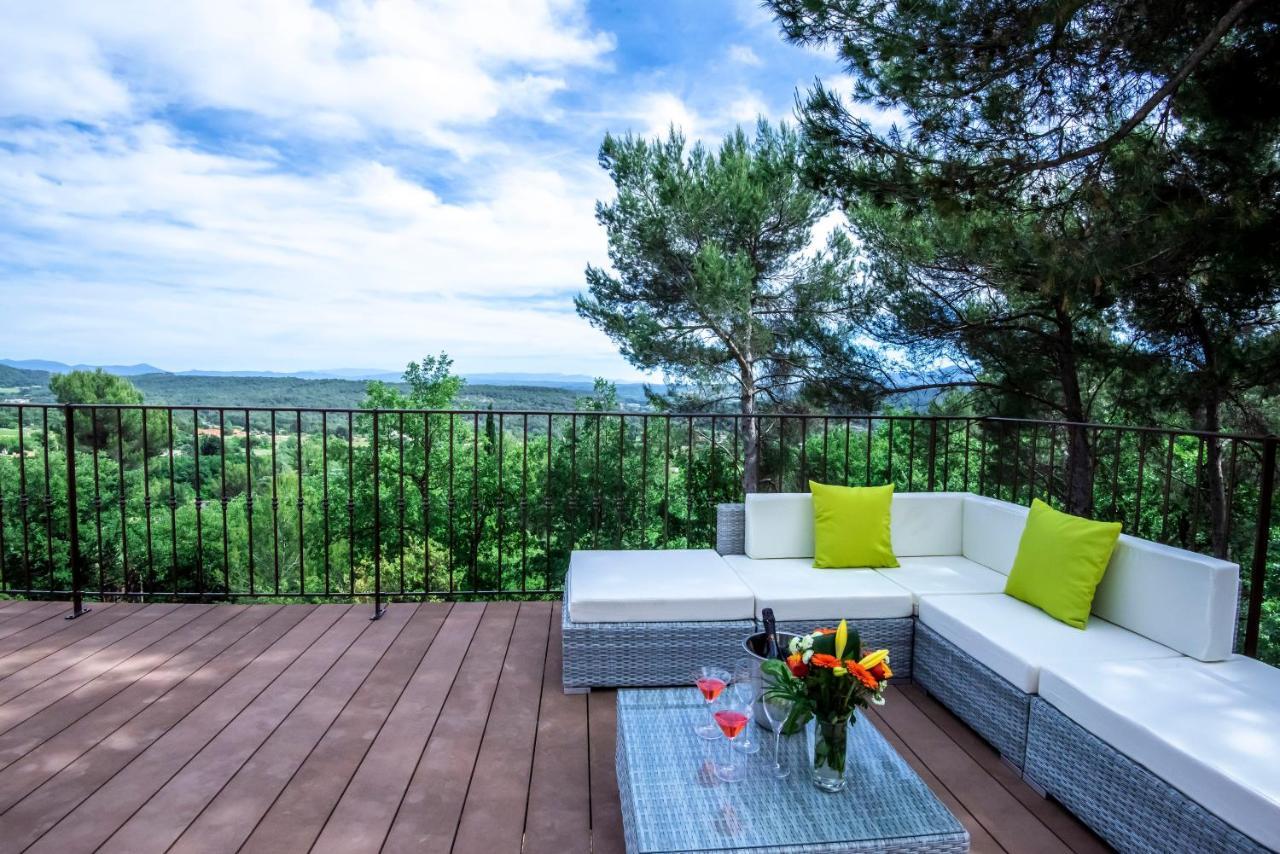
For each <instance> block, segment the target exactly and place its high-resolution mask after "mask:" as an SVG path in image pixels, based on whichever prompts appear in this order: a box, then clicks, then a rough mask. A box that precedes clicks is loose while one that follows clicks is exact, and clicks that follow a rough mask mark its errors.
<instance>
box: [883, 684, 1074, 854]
mask: <svg viewBox="0 0 1280 854" xmlns="http://www.w3.org/2000/svg"><path fill="white" fill-rule="evenodd" d="M886 700H888V702H887V703H886V704H885V705H884V706H881V707H880V708H879V709H877V711H878V712H879V714H880V718H881V720H883V721H884V722H885V723H886V724H888V726H889V727H890V728H892V729H893V731H894V732H895V733H897V735H898V736H899V737H900V738H901V739H902V740H903V741H905V742H906V743H907V744H909V745H910V746H911V748H912V750H914V751H915V752H916V754H917V755H918V756H920V757H922V758H923V759H924V762H925V764H926V765H927V766H928V767H929V770H930V771H931V772H932V773H933V774H934V776H935V777H936V778H937V779H938V780H939V781H940V782H941V783H942V784H943V785H944V786H946V787H947V789H948V790H949V791H950V792H951V793H952V794H953V795H954V796H955V798H956V800H958V801H959V802H960V803H961V804H962V805H963V806H964V808H965V809H966V810H968V811H969V812H970V813H971V814H972V815H973V817H974V818H976V819H977V820H978V821H979V822H981V823H982V826H983V827H984V828H985V829H986V831H987V832H988V833H990V834H991V836H992V838H994V839H995V840H996V842H997V843H999V844H1000V846H1001V847H1003V848H1005V849H1006V850H1008V851H1044V852H1066V851H1069V850H1070V849H1069V848H1068V847H1067V846H1066V845H1064V844H1063V842H1062V840H1060V839H1059V838H1058V837H1057V836H1056V835H1055V834H1054V833H1053V832H1052V831H1051V830H1049V828H1047V827H1045V826H1044V824H1043V823H1042V822H1041V821H1040V820H1039V819H1038V818H1036V817H1035V816H1034V815H1032V814H1031V813H1030V812H1028V811H1027V808H1026V807H1025V806H1023V805H1022V804H1021V803H1020V802H1019V801H1018V799H1017V798H1015V797H1014V796H1013V795H1011V794H1009V792H1008V790H1007V789H1005V788H1004V786H1001V785H1000V784H999V783H998V782H996V781H995V780H994V779H992V777H991V776H990V775H989V774H988V773H987V772H986V771H984V770H983V769H982V766H980V765H978V763H976V762H974V761H973V758H972V757H970V756H969V754H967V753H965V752H964V751H963V750H961V749H960V747H959V745H957V744H956V743H955V742H954V741H952V740H951V737H950V736H948V735H947V734H946V733H945V732H943V731H942V730H941V729H939V728H938V726H937V725H936V724H934V722H933V721H931V720H929V718H928V717H926V716H925V714H924V713H923V712H921V711H920V710H919V709H918V708H916V706H915V705H914V704H913V703H912V702H911V701H910V700H908V699H907V698H906V697H904V696H902V694H901V692H900V691H898V689H897V688H896V687H890V688H889V689H888V693H887V694H886Z"/></svg>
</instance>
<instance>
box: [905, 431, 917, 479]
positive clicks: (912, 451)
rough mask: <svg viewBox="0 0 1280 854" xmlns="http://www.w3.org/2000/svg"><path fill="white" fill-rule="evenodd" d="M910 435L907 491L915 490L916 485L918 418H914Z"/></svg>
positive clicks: (908, 442) (908, 441)
mask: <svg viewBox="0 0 1280 854" xmlns="http://www.w3.org/2000/svg"><path fill="white" fill-rule="evenodd" d="M908 423H909V424H910V425H911V430H910V435H909V436H908V437H907V492H914V491H915V485H916V419H915V418H912V419H911V420H910V422H908Z"/></svg>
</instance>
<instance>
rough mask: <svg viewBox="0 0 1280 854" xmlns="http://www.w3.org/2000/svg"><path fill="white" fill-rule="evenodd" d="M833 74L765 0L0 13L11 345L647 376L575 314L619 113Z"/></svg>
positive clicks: (692, 109) (429, 0)
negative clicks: (607, 145)
mask: <svg viewBox="0 0 1280 854" xmlns="http://www.w3.org/2000/svg"><path fill="white" fill-rule="evenodd" d="M815 76H821V77H822V78H823V79H824V80H826V81H828V82H836V81H837V80H838V77H839V69H838V68H837V67H836V66H835V64H834V63H833V62H832V61H831V60H830V59H829V58H828V57H825V56H823V55H821V54H819V53H815V52H812V51H807V50H802V49H799V48H795V47H792V46H789V45H786V44H784V43H783V42H782V40H781V37H780V36H779V35H778V32H777V30H776V27H775V26H774V25H773V23H772V21H771V20H770V19H769V17H768V15H767V14H766V13H765V12H764V11H763V10H761V9H760V8H759V6H758V4H757V3H756V2H754V0H661V2H655V0H643V2H640V1H639V0H612V2H583V1H581V0H450V1H449V2H446V0H424V2H411V0H369V2H356V0H328V2H306V0H218V2H211V0H163V2H159V0H158V1H157V2H131V0H113V2H111V3H100V2H82V3H77V2H56V0H53V1H52V2H41V3H9V4H4V6H3V9H2V10H0V283H2V284H0V287H2V288H3V300H2V302H0V305H2V306H3V308H0V318H3V319H2V320H0V333H2V334H3V344H2V345H0V356H6V357H11V358H35V357H40V358H51V359H58V360H62V361H66V362H87V363H100V364H101V363H117V364H118V363H128V362H138V361H147V362H150V363H152V364H156V365H159V366H161V367H164V368H168V369H172V370H181V369H187V368H205V369H222V370H230V369H250V368H252V369H263V370H299V369H323V368H335V367H371V368H389V369H395V368H399V367H401V366H403V365H404V364H405V363H406V362H408V361H409V360H411V359H414V358H417V357H419V356H421V355H423V354H425V353H434V352H437V351H440V350H445V351H448V352H449V353H450V354H451V355H453V356H454V358H455V361H456V364H457V367H458V369H459V370H461V371H463V372H479V371H563V372H569V373H588V374H599V375H604V376H609V377H614V378H620V379H626V378H631V377H634V376H635V375H636V374H635V371H634V370H632V369H631V368H630V366H628V365H627V364H626V362H625V361H623V360H622V359H621V357H619V356H618V355H617V353H616V351H615V349H614V347H613V345H612V344H611V343H610V342H609V341H608V340H607V339H606V338H604V337H603V336H602V335H600V334H599V333H597V332H595V331H594V330H592V329H591V328H590V327H589V326H588V325H587V324H585V323H584V322H582V321H581V320H579V319H578V318H577V316H576V315H575V314H574V312H573V305H572V297H573V294H574V293H576V292H578V291H579V290H580V289H581V287H582V282H583V269H584V267H585V265H586V264H587V263H596V264H600V263H604V262H605V260H606V258H605V240H604V234H603V232H602V230H601V229H600V228H599V226H597V225H596V223H595V220H594V215H593V205H594V202H595V200H596V199H598V198H606V197H608V196H609V195H610V194H611V185H610V184H609V182H608V180H607V178H606V176H605V175H604V173H603V172H602V170H600V169H599V167H598V165H597V163H596V151H597V149H598V146H599V143H600V140H601V138H602V137H603V135H604V133H605V132H606V131H613V132H615V133H621V132H626V131H632V132H635V133H641V134H646V135H654V134H657V133H660V132H663V131H664V130H665V128H666V127H667V126H668V125H670V124H672V123H674V124H676V125H677V126H679V127H681V128H682V129H683V130H684V132H685V133H686V134H687V135H688V136H690V137H692V138H696V139H703V140H706V141H708V142H712V143H714V142H715V141H716V140H718V139H719V138H720V137H721V136H722V135H723V134H724V133H726V132H727V131H728V130H730V129H731V128H732V127H733V126H734V125H735V124H737V123H745V124H751V123H753V122H754V120H755V117H756V116H757V115H764V116H766V117H769V118H771V119H774V120H778V119H783V118H789V117H790V115H791V111H792V106H793V103H794V97H795V91H796V89H797V87H801V88H803V87H805V86H807V85H808V84H809V83H810V82H811V81H812V80H813V79H814V77H815Z"/></svg>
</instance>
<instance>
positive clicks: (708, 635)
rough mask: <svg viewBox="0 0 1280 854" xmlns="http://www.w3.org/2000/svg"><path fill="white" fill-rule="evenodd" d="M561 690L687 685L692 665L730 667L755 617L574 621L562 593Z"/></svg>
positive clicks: (740, 652)
mask: <svg viewBox="0 0 1280 854" xmlns="http://www.w3.org/2000/svg"><path fill="white" fill-rule="evenodd" d="M560 629H561V632H562V634H563V647H562V649H563V658H564V660H563V668H562V674H563V676H562V678H563V686H564V691H565V693H566V694H575V693H585V692H587V691H590V690H591V689H592V688H645V687H649V688H660V687H670V686H675V685H687V684H690V672H691V668H692V667H693V664H694V663H695V660H696V663H697V664H707V665H713V666H716V667H725V668H730V669H732V667H733V664H734V662H735V661H737V659H739V658H741V657H742V656H743V654H744V653H743V650H742V641H743V640H744V639H745V638H746V637H747V635H750V634H751V633H753V632H754V631H756V624H755V621H754V620H726V621H706V622H671V623H575V622H573V620H572V619H571V618H570V614H569V597H568V595H567V594H566V595H565V599H564V609H563V612H562V614H561V618H560Z"/></svg>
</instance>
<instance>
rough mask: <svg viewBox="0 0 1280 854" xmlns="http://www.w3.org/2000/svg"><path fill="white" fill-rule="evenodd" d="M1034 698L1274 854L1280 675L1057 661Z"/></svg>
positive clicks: (1279, 784)
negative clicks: (1051, 706) (1043, 702)
mask: <svg viewBox="0 0 1280 854" xmlns="http://www.w3.org/2000/svg"><path fill="white" fill-rule="evenodd" d="M1040 694H1041V696H1043V697H1044V699H1046V700H1048V701H1049V702H1050V703H1052V704H1053V705H1054V706H1056V707H1057V708H1058V709H1059V710H1060V711H1061V712H1062V713H1063V714H1065V715H1066V716H1067V717H1069V718H1071V719H1072V720H1074V721H1075V722H1076V723H1078V724H1080V726H1082V727H1083V728H1084V729H1086V730H1088V731H1089V732H1091V733H1093V734H1094V735H1096V736H1097V737H1098V738H1100V739H1102V740H1103V741H1105V742H1107V743H1108V744H1110V745H1111V746H1112V747H1114V748H1115V749H1116V750H1118V751H1120V752H1121V753H1123V754H1125V755H1126V756H1128V757H1129V758H1130V759H1132V760H1134V761H1135V762H1137V763H1138V764H1140V765H1143V766H1145V767H1146V768H1147V769H1148V770H1150V771H1151V772H1152V773H1153V774H1155V775H1156V776H1158V777H1160V778H1161V779H1163V780H1165V781H1166V782H1167V783H1169V784H1170V785H1171V786H1173V787H1174V788H1176V789H1179V790H1180V791H1181V792H1182V793H1183V794H1185V795H1186V796H1187V797H1189V798H1191V799H1192V800H1194V801H1196V802H1198V803H1199V804H1200V805H1201V806H1203V807H1205V809H1207V810H1209V811H1210V812H1212V813H1214V814H1215V815H1218V816H1220V817H1221V818H1222V819H1223V820H1225V821H1226V822H1227V823H1228V824H1230V825H1232V826H1234V827H1236V828H1237V829H1239V830H1240V831H1241V832H1242V833H1245V834H1247V835H1248V836H1251V837H1253V838H1254V839H1255V840H1257V841H1258V842H1260V843H1261V844H1263V845H1265V846H1267V847H1268V848H1272V849H1276V850H1280V670H1276V669H1275V668H1273V667H1268V666H1267V665H1265V664H1262V663H1261V662H1259V661H1255V660H1253V659H1245V658H1239V657H1236V658H1233V659H1229V660H1228V661H1225V662H1220V663H1215V664H1206V663H1204V662H1200V661H1196V660H1195V659H1191V658H1185V657H1181V656H1179V657H1178V658H1172V659H1161V660H1155V661H1123V662H1105V663H1096V662H1095V663H1082V662H1056V663H1054V664H1050V665H1048V666H1046V667H1045V669H1044V672H1043V673H1042V674H1041V677H1040Z"/></svg>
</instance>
